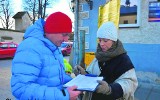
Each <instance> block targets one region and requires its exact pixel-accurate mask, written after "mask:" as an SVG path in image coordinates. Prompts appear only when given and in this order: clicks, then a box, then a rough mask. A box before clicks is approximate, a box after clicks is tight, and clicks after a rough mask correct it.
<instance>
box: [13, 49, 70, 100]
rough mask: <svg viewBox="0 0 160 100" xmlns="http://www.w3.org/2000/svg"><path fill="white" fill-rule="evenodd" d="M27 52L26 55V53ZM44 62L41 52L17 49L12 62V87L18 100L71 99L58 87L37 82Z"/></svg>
mask: <svg viewBox="0 0 160 100" xmlns="http://www.w3.org/2000/svg"><path fill="white" fill-rule="evenodd" d="M24 54H25V55H24ZM22 56H23V59H22ZM40 66H42V62H41V59H40V56H39V54H37V53H36V52H34V51H32V52H31V51H27V50H25V51H21V50H19V51H17V54H16V55H15V57H14V59H13V62H12V78H11V89H12V94H13V95H14V96H15V98H16V99H18V100H69V93H68V91H67V89H65V93H66V96H63V94H62V91H61V90H60V89H59V88H58V86H57V87H51V86H50V87H49V86H47V85H41V84H37V82H36V81H37V79H38V76H39V73H40V70H41V68H40Z"/></svg>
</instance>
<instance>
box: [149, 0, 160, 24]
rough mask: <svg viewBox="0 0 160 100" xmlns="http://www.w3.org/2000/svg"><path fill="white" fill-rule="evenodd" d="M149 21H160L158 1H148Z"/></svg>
mask: <svg viewBox="0 0 160 100" xmlns="http://www.w3.org/2000/svg"><path fill="white" fill-rule="evenodd" d="M148 17H149V18H148V21H149V22H160V2H159V1H153V2H149V14H148Z"/></svg>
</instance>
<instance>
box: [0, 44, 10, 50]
mask: <svg viewBox="0 0 160 100" xmlns="http://www.w3.org/2000/svg"><path fill="white" fill-rule="evenodd" d="M0 48H2V49H6V48H8V45H7V44H2V45H1V46H0Z"/></svg>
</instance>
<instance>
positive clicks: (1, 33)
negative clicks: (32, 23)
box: [0, 30, 24, 44]
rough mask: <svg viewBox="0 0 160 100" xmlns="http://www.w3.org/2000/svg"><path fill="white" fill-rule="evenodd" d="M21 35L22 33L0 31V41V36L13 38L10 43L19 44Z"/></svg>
mask: <svg viewBox="0 0 160 100" xmlns="http://www.w3.org/2000/svg"><path fill="white" fill-rule="evenodd" d="M23 35H24V33H22V32H15V31H6V30H0V41H1V37H2V36H8V37H12V38H13V40H11V41H12V42H15V43H18V44H19V43H20V42H21V41H22V40H23Z"/></svg>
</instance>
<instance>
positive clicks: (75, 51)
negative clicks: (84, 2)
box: [69, 0, 79, 67]
mask: <svg viewBox="0 0 160 100" xmlns="http://www.w3.org/2000/svg"><path fill="white" fill-rule="evenodd" d="M75 4H76V5H75V13H74V16H75V20H74V41H73V47H72V53H71V55H70V58H69V63H70V64H71V66H72V67H74V66H75V65H77V64H79V63H78V61H79V34H78V20H79V17H78V16H79V0H75Z"/></svg>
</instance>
